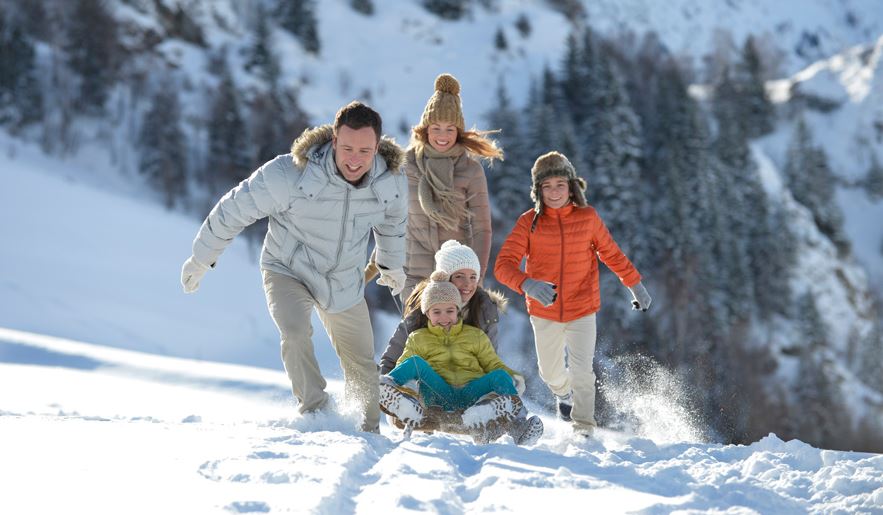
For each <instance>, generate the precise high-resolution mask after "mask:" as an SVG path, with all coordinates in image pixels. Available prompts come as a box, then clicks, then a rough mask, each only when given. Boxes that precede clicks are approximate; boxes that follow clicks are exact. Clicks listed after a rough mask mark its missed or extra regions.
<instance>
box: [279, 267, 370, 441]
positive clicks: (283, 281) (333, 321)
mask: <svg viewBox="0 0 883 515" xmlns="http://www.w3.org/2000/svg"><path fill="white" fill-rule="evenodd" d="M262 273H263V277H264V293H265V294H266V296H267V307H268V308H269V310H270V316H272V317H273V322H275V323H276V327H277V328H279V332H280V333H281V336H282V362H283V364H284V365H285V371H286V372H287V373H288V378H289V379H290V380H291V390H292V392H293V393H294V396H295V397H296V398H297V400H298V401H300V406H298V411H300V412H301V413H308V412H311V411H315V410H318V409H321V408H322V407H323V406H324V405H325V403H326V402H327V401H328V394H327V393H326V392H325V386H326V382H325V378H324V377H323V376H322V372H321V370H320V369H319V362H318V361H317V360H316V355H315V352H314V350H313V339H312V337H313V326H312V324H311V323H310V315H311V313H312V310H313V308H315V309H316V312H317V313H318V314H319V319H320V320H322V325H324V326H325V331H326V332H327V333H328V336H329V338H330V339H331V345H332V346H333V347H334V351H335V352H336V353H337V357H338V358H339V359H340V366H341V368H342V369H343V377H344V389H345V394H346V398H347V400H348V401H355V402H357V403H358V404H359V405H360V406H361V408H362V413H363V414H364V420H363V422H362V426H361V429H362V430H363V431H374V430H376V429H377V428H378V426H379V424H380V386H379V377H378V374H377V365H376V363H375V362H374V331H373V330H372V329H371V318H370V317H369V316H368V305H367V303H366V302H365V299H362V300H361V301H360V302H359V303H358V304H356V305H355V306H353V307H351V308H350V309H348V310H346V311H343V312H340V313H328V312H326V311H324V310H323V309H321V308H320V307H319V306H317V305H316V301H315V299H314V298H313V296H312V294H310V291H309V290H308V289H307V287H306V286H304V284H303V283H301V282H300V281H298V280H297V279H295V278H293V277H289V276H287V275H284V274H279V273H276V272H270V271H267V270H264V271H262Z"/></svg>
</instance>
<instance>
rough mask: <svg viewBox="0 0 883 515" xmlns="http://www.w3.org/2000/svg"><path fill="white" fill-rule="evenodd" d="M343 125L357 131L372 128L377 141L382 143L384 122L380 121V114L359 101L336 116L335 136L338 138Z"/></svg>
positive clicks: (355, 101) (343, 108) (344, 107)
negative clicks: (338, 132)
mask: <svg viewBox="0 0 883 515" xmlns="http://www.w3.org/2000/svg"><path fill="white" fill-rule="evenodd" d="M343 125H346V126H347V127H349V128H350V129H355V130H358V129H361V128H364V127H371V128H372V129H374V134H375V135H376V136H377V141H380V135H381V134H383V120H381V119H380V113H378V112H377V111H375V110H373V109H371V108H370V107H368V106H366V105H365V104H363V103H361V102H359V101H358V100H353V101H352V102H350V103H349V104H347V105H345V106H343V107H341V108H340V110H338V111H337V114H336V115H335V116H334V136H337V131H338V129H340V127H341V126H343Z"/></svg>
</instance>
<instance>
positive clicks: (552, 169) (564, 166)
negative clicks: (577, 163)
mask: <svg viewBox="0 0 883 515" xmlns="http://www.w3.org/2000/svg"><path fill="white" fill-rule="evenodd" d="M530 177H531V179H532V180H533V187H532V188H531V190H530V198H531V199H533V201H534V205H535V207H534V211H536V213H537V215H539V214H542V212H543V195H542V193H541V192H540V183H541V182H543V181H544V180H546V179H548V178H549V177H564V178H565V179H567V181H568V182H569V183H570V200H571V201H572V202H573V203H574V204H576V205H577V206H585V205H586V196H585V191H586V181H585V179H583V178H582V177H580V176H578V175H577V174H576V168H574V167H573V164H571V163H570V160H569V159H567V156H565V155H564V154H562V153H561V152H556V151H554V150H553V151H551V152H548V153H546V154H543V155H541V156H540V157H538V158H537V160H536V162H535V163H534V164H533V168H531V170H530Z"/></svg>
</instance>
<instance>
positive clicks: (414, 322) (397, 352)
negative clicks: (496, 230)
mask: <svg viewBox="0 0 883 515" xmlns="http://www.w3.org/2000/svg"><path fill="white" fill-rule="evenodd" d="M435 269H436V270H440V271H443V272H445V273H446V274H447V275H448V280H449V281H450V282H452V283H454V286H456V287H457V291H459V292H460V299H461V300H462V302H463V307H462V310H461V316H462V318H463V321H464V323H466V324H468V325H471V326H473V327H477V328H479V329H481V330H482V331H483V332H484V333H485V334H487V336H488V338H489V339H490V342H491V346H492V347H493V348H494V351H496V350H497V334H498V330H497V326H498V323H499V320H500V315H501V314H502V313H503V312H505V310H506V304H507V300H506V297H504V296H503V295H502V294H501V293H499V292H496V291H493V290H486V289H484V288H482V287H481V285H480V283H479V278H480V277H481V275H482V270H483V269H482V267H481V263H480V261H479V259H478V256H477V255H476V254H475V251H473V250H472V249H471V248H469V247H468V246H466V245H461V244H460V243H459V242H457V241H455V240H448V241H446V242H445V243H444V244H443V245H442V246H441V248H440V249H439V250H438V252H436V253H435ZM428 283H429V281H428V280H425V281H421V282H420V283H418V284H417V286H416V287H415V288H414V290H413V292H412V293H411V296H410V297H408V299H407V301H406V302H405V308H404V315H403V317H402V321H401V322H400V323H399V325H398V327H397V328H396V331H395V333H394V334H393V335H392V338H390V339H389V344H388V345H387V347H386V350H385V351H384V352H383V357H382V358H381V359H380V372H381V373H383V374H387V373H389V371H390V370H392V369H393V367H395V365H396V361H398V359H399V356H401V355H402V351H403V350H404V348H405V340H407V338H408V335H409V334H411V333H412V332H413V331H416V330H417V329H420V328H422V327H426V322H427V318H426V315H424V314H423V313H422V312H421V310H420V298H421V293H422V292H423V289H424V288H425V287H426V285H427V284H428Z"/></svg>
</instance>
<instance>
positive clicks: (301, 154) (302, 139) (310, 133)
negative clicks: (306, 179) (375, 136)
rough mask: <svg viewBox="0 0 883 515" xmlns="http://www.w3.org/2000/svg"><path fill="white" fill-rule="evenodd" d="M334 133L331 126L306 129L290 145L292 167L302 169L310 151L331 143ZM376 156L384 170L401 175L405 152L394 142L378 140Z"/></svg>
mask: <svg viewBox="0 0 883 515" xmlns="http://www.w3.org/2000/svg"><path fill="white" fill-rule="evenodd" d="M333 133H334V130H333V127H332V126H331V124H326V125H320V126H318V127H312V128H309V129H306V130H305V131H304V132H303V133H302V134H301V135H300V136H298V137H297V139H295V140H294V142H293V143H292V144H291V156H292V159H293V160H294V165H295V166H297V167H298V168H301V169H303V168H304V167H305V166H306V165H307V161H309V153H310V149H313V148H315V147H317V146H320V145H324V144H325V143H328V142H329V141H331V137H332V134H333ZM377 154H378V155H379V156H380V157H382V158H383V160H384V161H385V162H386V168H387V169H388V170H389V171H390V172H392V173H394V174H397V173H401V168H402V165H404V164H405V150H404V149H403V148H402V147H400V146H398V144H396V142H395V140H393V139H392V138H390V137H389V136H382V137H381V138H380V146H379V148H378V149H377Z"/></svg>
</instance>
